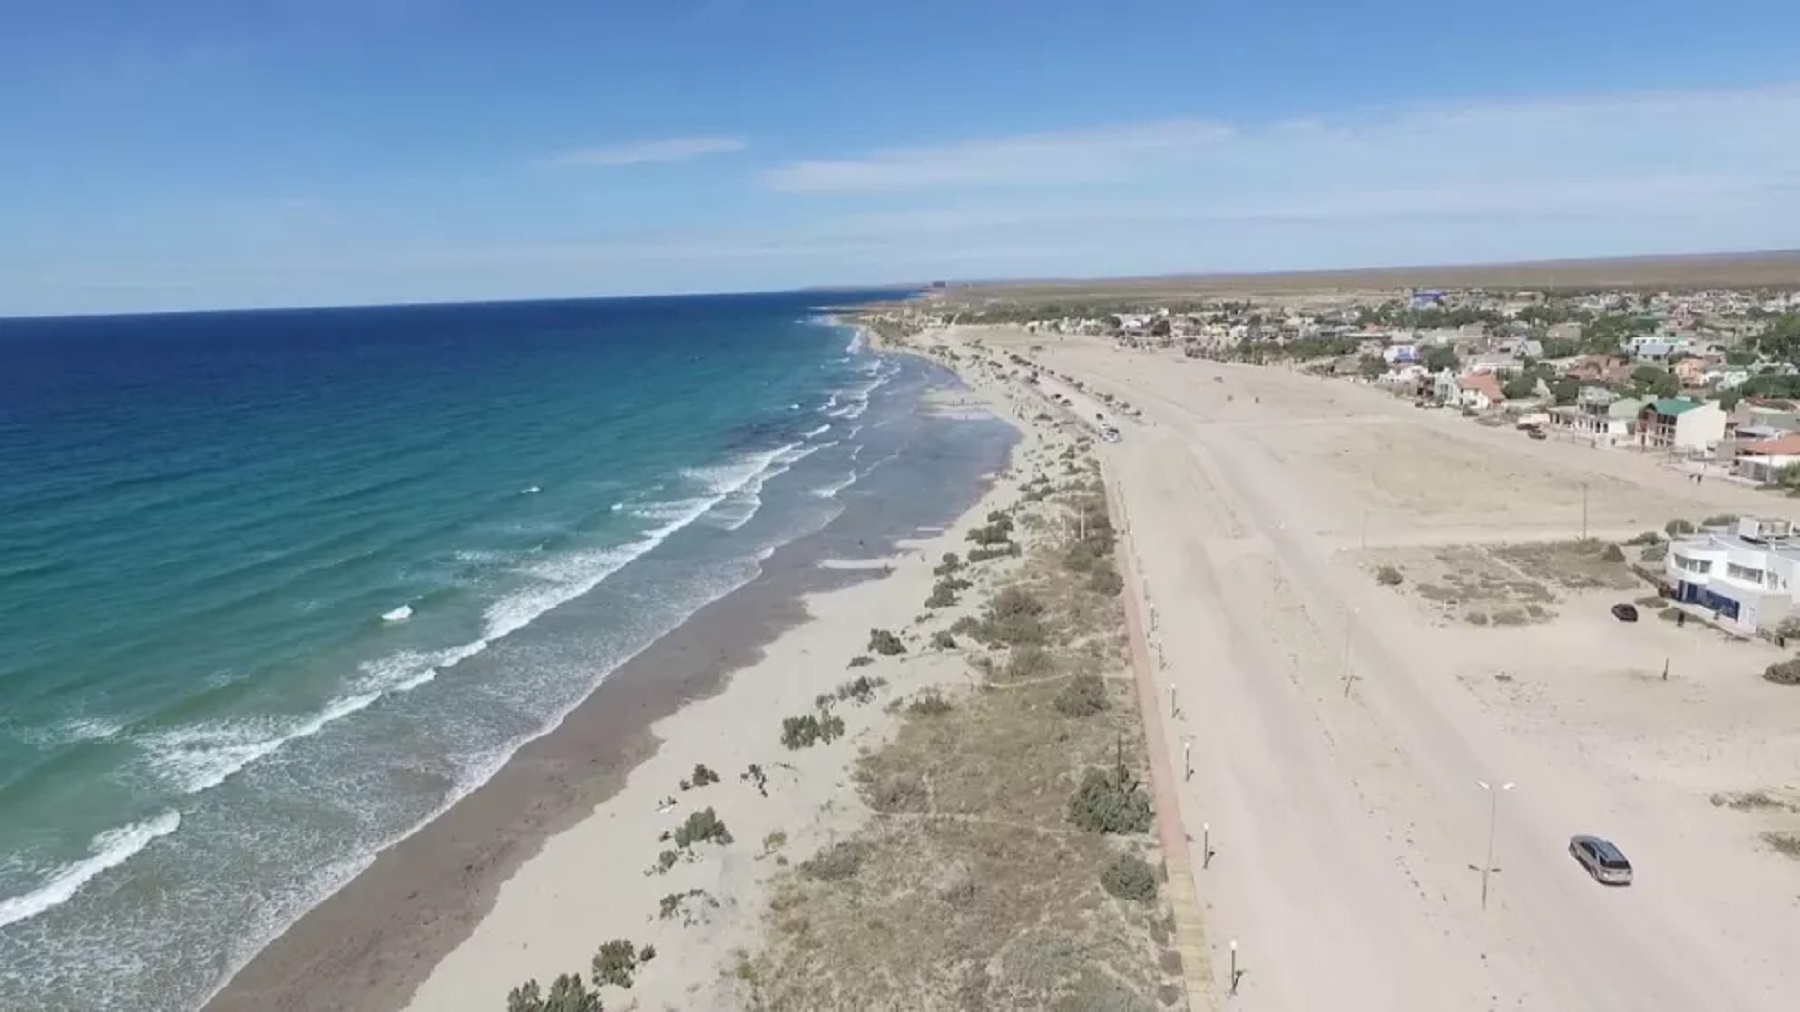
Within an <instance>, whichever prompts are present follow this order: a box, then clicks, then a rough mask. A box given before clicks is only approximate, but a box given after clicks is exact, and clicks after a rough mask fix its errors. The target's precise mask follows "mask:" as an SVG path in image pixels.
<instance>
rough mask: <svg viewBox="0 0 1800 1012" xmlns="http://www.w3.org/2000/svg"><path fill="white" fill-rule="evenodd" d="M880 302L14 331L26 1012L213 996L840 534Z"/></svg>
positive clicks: (872, 448)
mask: <svg viewBox="0 0 1800 1012" xmlns="http://www.w3.org/2000/svg"><path fill="white" fill-rule="evenodd" d="M858 298H859V296H858V295H857V294H855V293H831V294H827V295H821V294H817V293H814V294H805V295H802V294H786V295H757V296H730V297H726V296H719V297H703V298H678V299H677V298H669V299H633V300H579V301H563V302H538V303H513V304H493V305H463V306H427V307H387V308H368V309H337V310H304V311H299V310H296V311H267V312H242V313H207V314H187V315H166V316H141V317H111V318H81V319H59V320H0V1008H6V1009H15V1008H16V1009H50V1008H63V1007H80V1008H83V1009H111V1008H118V1009H132V1010H140V1009H165V1008H167V1009H182V1008H189V1007H193V1006H194V1005H197V1004H198V1003H199V1002H200V1001H201V1000H203V999H204V998H205V997H206V996H207V995H208V994H209V993H210V992H211V991H212V990H213V989H214V988H215V987H217V986H218V985H219V984H220V983H222V980H223V978H224V977H225V976H226V975H227V974H228V973H229V972H230V971H231V970H232V969H234V968H235V967H237V966H238V965H241V964H242V963H243V962H244V961H245V960H247V959H248V958H249V956H250V955H252V954H253V953H254V952H255V951H256V949H257V948H258V947H260V945H261V944H263V943H264V942H265V941H267V939H268V938H270V937H271V936H272V935H273V934H275V933H277V932H278V931H279V930H280V929H281V928H282V927H284V926H285V925H287V924H288V923H290V922H291V921H292V920H293V919H295V918H296V917H297V916H298V915H299V914H301V913H302V912H304V911H305V910H306V909H307V908H308V907H310V906H311V905H313V904H314V903H316V902H317V901H318V900H319V899H321V898H322V897H323V896H325V895H326V894H328V893H329V892H330V891H331V890H333V889H334V888H335V887H337V886H338V885H341V884H342V883H343V882H345V881H346V880H347V879H348V878H349V877H351V876H353V875H354V874H355V873H356V872H357V871H359V870H360V869H361V868H363V867H365V866H366V864H367V863H368V860H369V858H370V856H371V855H372V854H373V853H374V852H375V851H376V850H377V849H378V848H380V847H382V846H384V845H386V844H388V843H391V842H393V841H394V840H396V839H399V838H401V837H403V836H404V835H406V834H407V833H409V832H410V831H412V830H413V829H415V828H416V827H417V826H419V825H420V824H421V823H422V822H423V821H425V820H427V819H429V818H430V817H431V816H433V815H434V814H436V813H437V812H440V811H442V810H443V809H444V808H445V807H447V806H448V805H449V804H450V803H451V802H453V801H454V800H455V799H456V798H458V797H460V796H462V795H463V794H465V793H467V792H468V791H469V790H471V789H472V788H473V787H475V786H476V785H478V784H479V783H481V782H482V781H483V780H484V779H485V778H486V777H488V776H489V775H491V773H492V772H493V771H494V770H495V769H497V768H498V766H499V764H501V763H502V762H503V761H504V760H505V759H506V757H507V756H508V755H510V754H511V752H512V751H513V750H515V749H516V748H517V747H518V746H519V745H520V744H522V743H524V742H525V741H527V740H529V739H531V738H533V737H535V736H537V735H539V734H541V733H543V731H544V730H545V729H546V728H547V727H549V726H552V725H553V724H554V723H555V722H556V721H557V720H559V719H560V718H561V716H562V715H563V714H564V713H566V712H567V711H568V710H569V709H571V708H572V707H573V706H574V705H575V704H577V703H579V702H580V701H581V700H582V699H583V698H584V697H585V696H586V695H587V694H588V693H589V692H591V690H592V689H593V687H594V686H595V685H596V684H598V682H599V680H600V679H602V678H603V677H604V676H605V674H606V673H607V672H608V671H610V670H612V669H613V668H614V667H616V666H617V665H618V664H620V663H621V662H622V661H623V660H625V659H626V658H628V657H629V656H631V655H632V654H634V653H636V652H637V651H639V650H641V649H642V648H643V647H644V646H646V645H648V644H649V643H650V642H651V641H653V640H654V639H655V638H656V637H657V636H659V635H661V634H662V633H664V632H666V631H668V630H669V629H671V628H673V627H674V626H675V625H677V624H679V623H680V621H681V620H682V619H683V618H684V617H686V616H687V615H689V614H691V613H692V612H693V611H694V610H695V609H697V608H698V607H699V606H700V605H702V604H704V603H706V602H708V601H710V600H713V599H716V598H717V597H719V596H721V595H723V594H725V593H727V592H729V591H730V590H732V589H734V588H736V587H739V586H741V585H743V584H744V583H746V582H748V581H749V580H750V579H751V578H753V577H754V576H755V574H756V573H757V567H758V563H759V561H760V560H762V559H764V558H766V557H767V556H768V554H769V553H770V552H771V551H773V549H774V548H775V547H776V546H779V545H781V544H784V543H787V542H789V541H792V540H793V539H795V538H797V537H800V536H803V535H805V534H808V533H810V532H812V531H815V530H818V529H820V528H821V527H822V526H823V525H825V524H826V523H827V522H829V521H830V520H831V519H832V518H833V517H834V516H835V515H836V513H837V512H838V511H840V510H841V509H842V508H843V500H844V496H845V495H847V494H853V489H854V485H855V483H856V482H857V481H858V479H859V477H860V476H864V475H867V474H868V473H869V472H870V471H871V470H872V469H874V468H878V467H880V466H881V464H882V461H883V459H884V456H887V457H891V456H892V455H893V454H894V453H896V452H899V451H898V450H897V449H896V448H895V447H894V446H892V445H889V446H884V445H883V444H882V443H881V442H880V441H879V439H877V438H876V436H877V434H878V433H877V432H876V431H875V430H876V429H877V428H878V427H879V426H881V425H883V424H886V423H888V422H892V421H895V420H901V419H904V418H906V417H908V416H909V415H910V413H911V412H912V409H913V407H914V406H915V404H916V401H917V395H918V393H919V392H920V391H921V390H922V389H923V388H925V387H927V386H930V385H931V384H933V383H938V384H941V383H942V382H944V378H943V376H942V375H941V374H938V375H931V372H932V370H931V369H930V367H928V366H925V365H923V364H921V363H917V362H913V361H910V360H903V359H899V358H893V357H888V356H882V355H878V354H874V353H871V352H869V351H867V350H864V349H862V348H860V347H858V346H856V344H855V342H854V340H853V334H852V332H851V331H849V330H847V329H845V328H842V327H838V326H834V325H832V324H831V323H830V322H829V321H828V320H826V319H824V318H822V317H821V316H820V313H821V309H820V306H821V305H822V304H823V303H826V302H835V303H839V304H842V303H847V302H851V301H856V300H857V299H858ZM891 442H892V440H890V443H891ZM609 593H610V594H611V595H612V596H611V597H610V598H603V599H602V600H603V602H604V604H605V608H604V609H602V613H603V614H604V615H605V616H606V617H605V620H604V621H603V622H600V623H596V624H593V625H591V626H585V625H584V627H583V629H582V631H581V632H580V634H579V635H572V634H565V635H560V636H558V637H557V638H555V639H549V638H546V637H544V636H539V637H537V638H535V639H534V638H533V635H532V633H533V629H532V626H533V623H534V621H535V620H537V619H538V618H539V617H540V616H543V615H545V614H546V613H548V612H550V611H551V610H552V609H555V608H557V607H558V606H559V605H562V604H565V603H567V602H570V601H573V600H575V599H576V598H578V597H583V596H587V603H588V604H590V605H591V604H592V602H593V601H594V597H593V596H592V595H596V594H599V595H605V594H609ZM477 656H480V657H482V660H481V662H479V663H476V664H467V665H464V664H460V663H459V662H463V661H466V660H468V659H470V658H473V657H477ZM76 996H79V998H77V997H76Z"/></svg>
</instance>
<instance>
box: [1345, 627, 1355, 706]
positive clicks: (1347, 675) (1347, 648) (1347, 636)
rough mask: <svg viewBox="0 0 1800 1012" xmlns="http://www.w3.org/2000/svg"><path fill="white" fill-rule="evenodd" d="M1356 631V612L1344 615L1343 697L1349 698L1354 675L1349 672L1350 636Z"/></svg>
mask: <svg viewBox="0 0 1800 1012" xmlns="http://www.w3.org/2000/svg"><path fill="white" fill-rule="evenodd" d="M1355 632H1356V612H1355V611H1354V610H1352V611H1351V612H1350V613H1349V614H1347V615H1345V616H1344V698H1345V699H1349V698H1350V686H1351V684H1352V683H1354V682H1355V681H1356V676H1355V675H1354V674H1351V672H1350V637H1351V636H1352V635H1353V634H1354V633H1355Z"/></svg>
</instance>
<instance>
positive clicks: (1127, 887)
mask: <svg viewBox="0 0 1800 1012" xmlns="http://www.w3.org/2000/svg"><path fill="white" fill-rule="evenodd" d="M1156 878H1157V876H1156V869H1155V868H1152V867H1151V866H1150V863H1149V862H1147V861H1145V860H1143V859H1142V858H1140V857H1138V856H1137V855H1135V854H1120V855H1119V857H1118V858H1117V859H1116V860H1114V861H1113V863H1111V864H1109V865H1107V866H1106V867H1105V869H1103V870H1102V871H1101V872H1100V885H1101V887H1102V888H1104V889H1105V890H1106V891H1107V892H1109V893H1111V894H1113V895H1114V896H1117V897H1118V898H1119V899H1122V900H1132V901H1134V902H1138V903H1148V902H1150V901H1151V900H1153V899H1155V898H1156Z"/></svg>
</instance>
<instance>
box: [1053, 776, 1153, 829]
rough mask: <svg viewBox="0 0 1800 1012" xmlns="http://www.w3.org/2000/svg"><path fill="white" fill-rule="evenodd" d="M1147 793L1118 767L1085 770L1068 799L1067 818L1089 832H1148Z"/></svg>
mask: <svg viewBox="0 0 1800 1012" xmlns="http://www.w3.org/2000/svg"><path fill="white" fill-rule="evenodd" d="M1153 817H1154V812H1153V811H1152V809H1151V807H1150V796H1149V795H1148V794H1145V793H1144V790H1143V788H1142V787H1140V786H1139V785H1138V782H1137V780H1136V779H1134V778H1132V776H1131V775H1130V774H1128V773H1126V772H1125V771H1124V770H1123V769H1122V768H1121V769H1113V770H1088V772H1087V776H1086V777H1085V778H1083V779H1082V781H1081V786H1080V787H1079V788H1078V789H1077V790H1076V791H1075V796H1074V797H1072V798H1070V799H1069V821H1070V822H1072V823H1074V824H1075V826H1076V827H1077V828H1079V829H1085V830H1087V831H1088V832H1090V833H1143V832H1148V831H1149V829H1150V823H1151V820H1152V818H1153Z"/></svg>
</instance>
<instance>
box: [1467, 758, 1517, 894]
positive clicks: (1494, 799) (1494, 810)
mask: <svg viewBox="0 0 1800 1012" xmlns="http://www.w3.org/2000/svg"><path fill="white" fill-rule="evenodd" d="M1475 783H1476V784H1477V785H1479V786H1480V787H1481V789H1482V790H1484V791H1486V792H1487V793H1488V845H1487V860H1486V861H1484V862H1482V865H1481V909H1483V910H1486V909H1487V900H1488V876H1489V875H1490V874H1492V873H1494V872H1496V871H1499V869H1498V868H1495V867H1494V826H1495V824H1496V823H1497V822H1498V821H1499V817H1500V792H1501V791H1510V790H1512V789H1513V788H1514V787H1516V786H1518V785H1516V784H1510V783H1507V784H1501V785H1499V787H1497V788H1496V787H1495V786H1494V785H1493V784H1490V783H1488V782H1487V781H1486V780H1477V781H1475Z"/></svg>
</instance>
